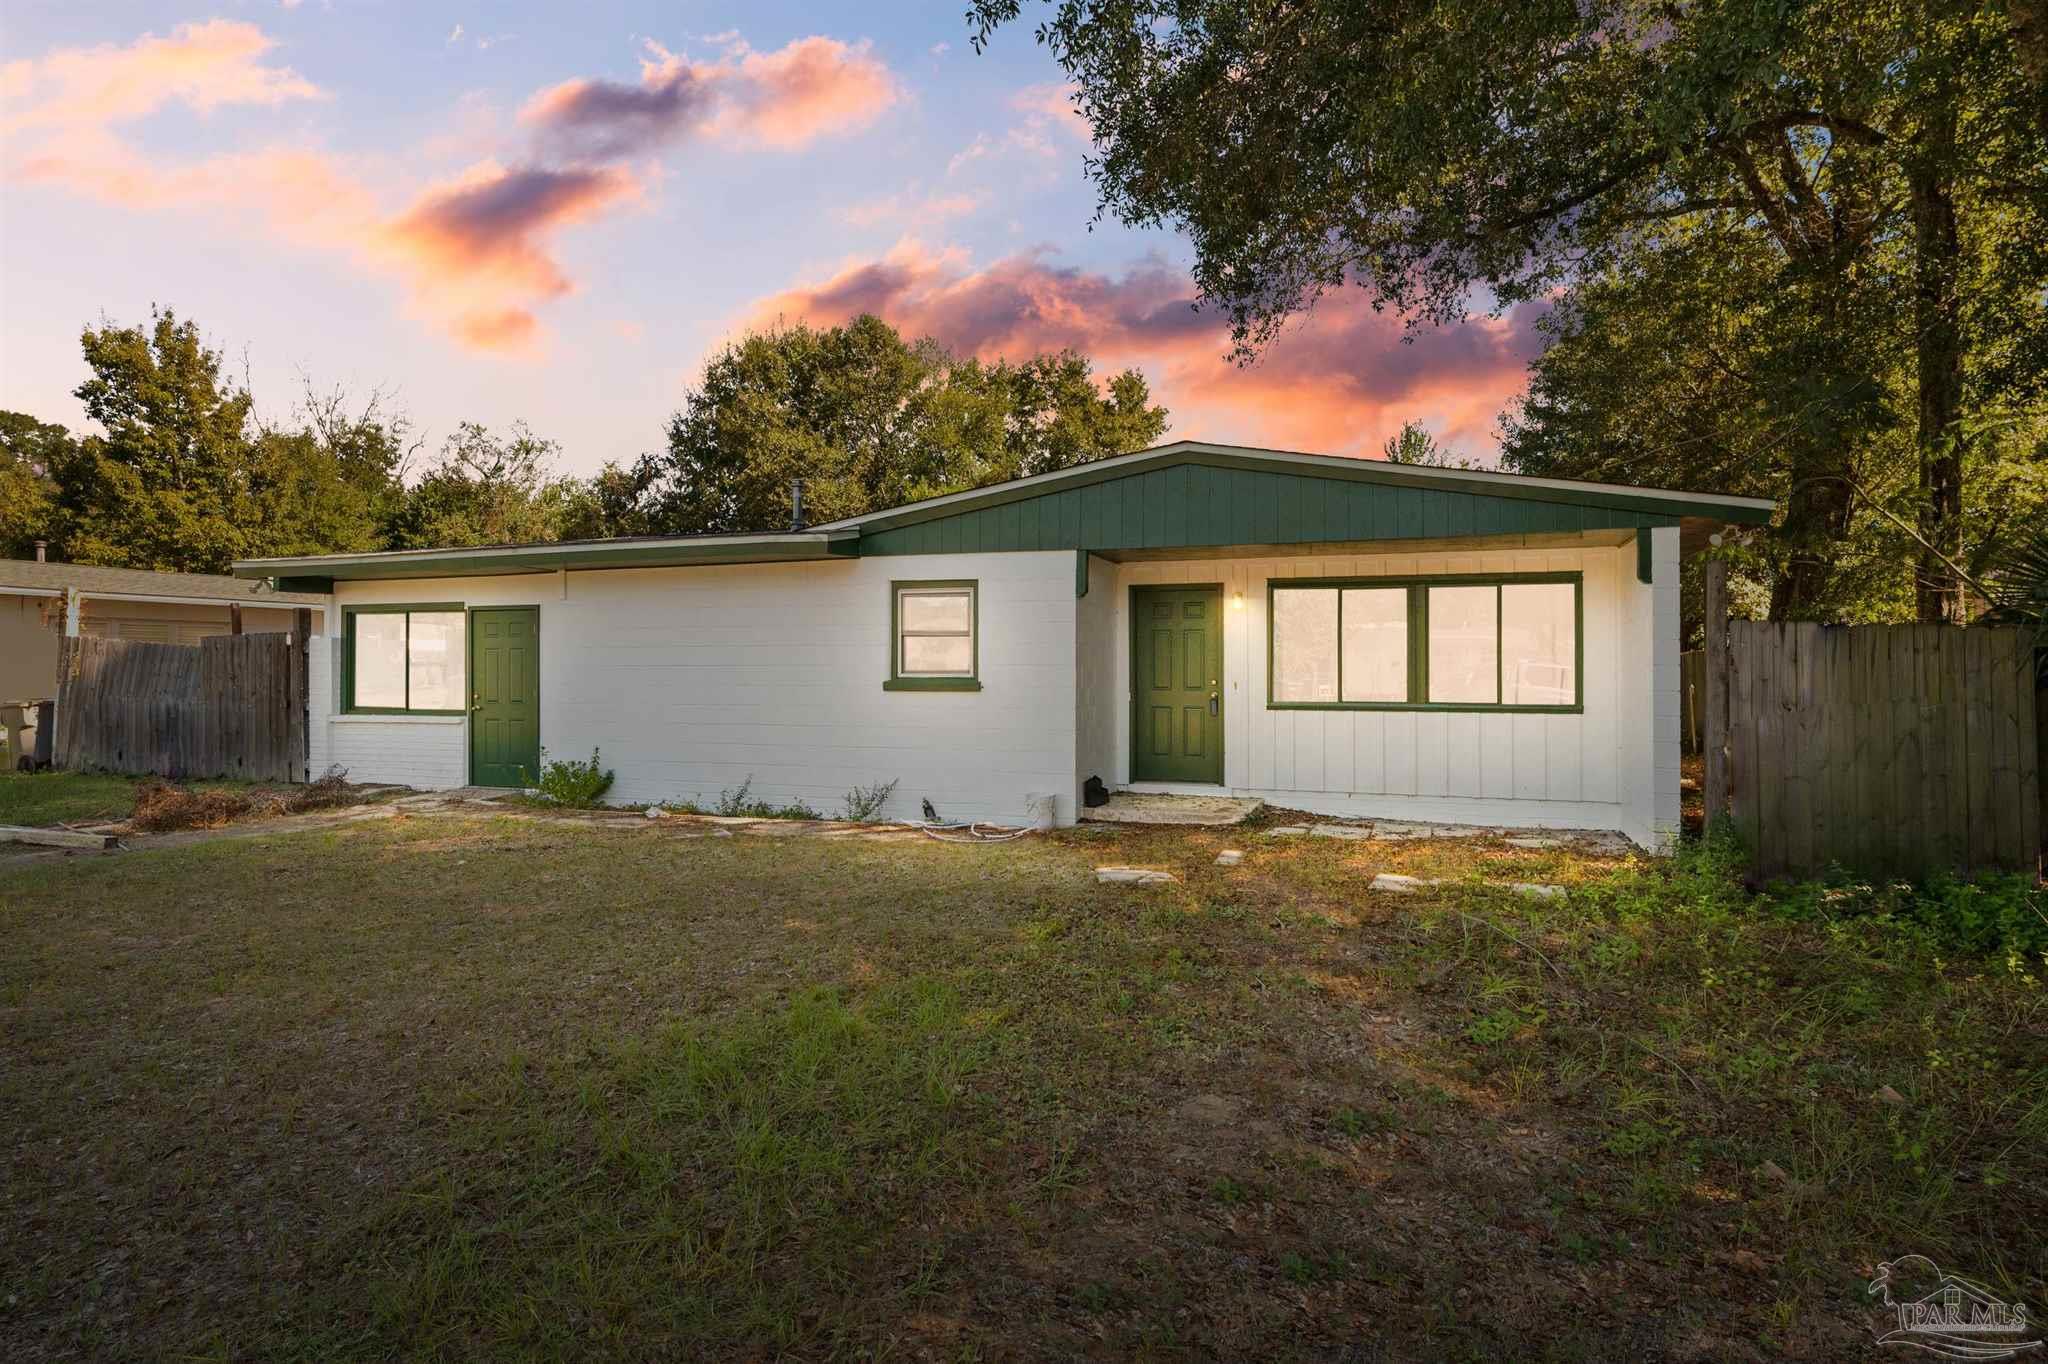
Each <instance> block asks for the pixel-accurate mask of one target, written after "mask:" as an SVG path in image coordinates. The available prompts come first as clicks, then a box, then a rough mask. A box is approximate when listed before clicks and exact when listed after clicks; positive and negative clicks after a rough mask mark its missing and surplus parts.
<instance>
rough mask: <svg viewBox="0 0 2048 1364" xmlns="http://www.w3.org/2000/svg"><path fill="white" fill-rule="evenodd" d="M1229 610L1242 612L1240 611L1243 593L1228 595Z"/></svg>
mask: <svg viewBox="0 0 2048 1364" xmlns="http://www.w3.org/2000/svg"><path fill="white" fill-rule="evenodd" d="M1230 609H1231V610H1233V611H1242V610H1244V593H1243V592H1241V591H1239V592H1233V593H1231V594H1230Z"/></svg>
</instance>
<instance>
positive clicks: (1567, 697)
mask: <svg viewBox="0 0 2048 1364" xmlns="http://www.w3.org/2000/svg"><path fill="white" fill-rule="evenodd" d="M1580 590H1581V584H1580V578H1579V575H1578V574H1576V573H1572V574H1522V575H1507V576H1501V577H1487V578H1479V577H1455V578H1413V579H1387V578H1379V579H1370V580H1367V581H1364V582H1322V581H1317V582H1276V583H1274V584H1272V586H1271V591H1270V602H1271V610H1270V611H1269V613H1268V619H1269V624H1270V629H1271V636H1270V642H1271V661H1272V666H1271V678H1270V685H1269V690H1268V696H1267V704H1268V705H1271V706H1274V707H1281V708H1288V707H1327V708H1332V709H1359V710H1373V709H1396V710H1400V709H1413V710H1423V709H1430V708H1445V709H1454V710H1494V709H1500V710H1551V711H1554V710H1577V709H1579V708H1580V706H1581V704H1582V697H1581V693H1580V679H1579V670H1580V667H1579V653H1580V647H1581V641H1580V639H1579V634H1580V623H1579V622H1580V607H1579V594H1580Z"/></svg>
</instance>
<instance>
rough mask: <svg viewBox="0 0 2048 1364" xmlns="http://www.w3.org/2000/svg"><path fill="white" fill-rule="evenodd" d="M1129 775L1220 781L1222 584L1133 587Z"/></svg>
mask: <svg viewBox="0 0 2048 1364" xmlns="http://www.w3.org/2000/svg"><path fill="white" fill-rule="evenodd" d="M1131 780H1132V781H1190V782H1208V783H1211V784H1214V785H1218V786H1220V785H1222V783H1223V589H1222V588H1220V587H1134V588H1132V589H1131Z"/></svg>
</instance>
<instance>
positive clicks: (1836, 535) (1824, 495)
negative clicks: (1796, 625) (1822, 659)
mask: <svg viewBox="0 0 2048 1364" xmlns="http://www.w3.org/2000/svg"><path fill="white" fill-rule="evenodd" d="M1846 463H1847V461H1846V460H1842V459H1839V458H1830V459H1829V461H1828V463H1827V465H1826V467H1824V468H1823V467H1813V466H1811V465H1808V466H1805V467H1801V466H1800V465H1795V466H1794V469H1793V480H1792V492H1791V495H1790V496H1788V497H1787V498H1786V499H1785V520H1784V523H1783V524H1782V525H1780V526H1779V527H1778V534H1777V538H1778V540H1779V541H1780V542H1781V543H1782V544H1783V545H1784V546H1785V551H1786V559H1785V565H1784V567H1783V568H1782V569H1781V570H1780V571H1779V573H1778V576H1777V580H1776V581H1775V582H1773V583H1772V584H1771V619H1772V620H1814V619H1817V618H1818V616H1819V614H1820V610H1821V607H1822V606H1823V605H1824V604H1825V602H1826V598H1827V589H1828V579H1829V576H1830V575H1831V574H1832V572H1833V570H1834V562H1835V556H1836V555H1837V554H1838V553H1839V551H1840V548H1841V544H1842V542H1843V540H1845V539H1846V538H1847V537H1848V534H1849V515H1850V512H1851V511H1852V510H1853V509H1854V502H1853V496H1852V494H1851V492H1850V487H1849V481H1848V480H1847V479H1846V478H1844V477H1841V475H1842V474H1844V473H1846V472H1847V470H1846V468H1845V467H1844V466H1846Z"/></svg>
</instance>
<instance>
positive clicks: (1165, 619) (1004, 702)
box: [235, 441, 1772, 848]
mask: <svg viewBox="0 0 2048 1364" xmlns="http://www.w3.org/2000/svg"><path fill="white" fill-rule="evenodd" d="M1771 511H1772V504H1771V503H1770V502H1768V501H1762V500H1758V499H1753V498H1741V497H1719V496H1710V495H1704V494H1697V493H1680V492H1666V491H1660V490H1656V489H1650V488H1634V487H1621V486H1614V485H1608V484H1599V483H1584V482H1573V481H1568V480H1561V479H1539V478H1526V477H1520V476H1517V475H1513V474H1504V473H1495V472H1487V471H1476V470H1464V469H1440V468H1429V467H1418V466H1414V465H1398V464H1388V463H1383V462H1379V461H1371V460H1361V459H1349V458H1337V457H1331V456H1323V455H1312V454H1296V453H1288V452H1283V451H1275V450H1254V449H1243V448H1238V447H1232V446H1222V445H1210V444H1203V443H1200V442H1194V441H1180V442H1176V443H1173V444H1170V445H1165V446H1161V447H1158V448H1156V449H1150V450H1142V451H1139V452H1137V453H1135V454H1129V455H1122V456H1118V457H1116V458H1112V459H1104V460H1099V461H1096V462H1094V463H1090V464H1083V465H1079V466H1077V467H1074V468H1071V469H1063V470H1059V471H1057V472H1054V473H1048V474H1040V475H1037V476H1035V477H1031V478H1023V479H1017V480H1014V481H1012V482H1008V483H1002V484H997V485H994V486H992V487H987V488H978V489H975V490H973V491H971V492H963V493H955V494H951V495H949V496H944V497H935V498H931V499H929V500H926V501H922V502H917V503H913V504H911V505H908V506H903V507H897V508H892V509H890V510H887V511H880V512H875V513H873V514H870V515H866V516H857V517H851V518H848V519H846V520H842V521H835V522H831V523H829V524H824V525H818V526H810V527H805V528H802V529H796V530H789V531H775V532H764V533H760V534H745V535H737V534H735V535H694V536H673V537H649V538H637V539H618V540H606V541H585V542H576V543H561V544H538V545H507V546H495V547H489V548H481V549H436V550H419V551H404V552H394V553H383V554H354V555H326V556H320V557H316V558H294V559H259V560H251V561H247V562H243V563H238V564H236V566H235V572H236V573H237V574H238V575H241V576H244V577H250V578H266V579H274V580H275V582H276V585H277V586H278V587H280V588H283V589H286V590H299V591H321V592H327V591H331V592H332V593H333V600H334V605H335V610H334V611H333V612H331V613H330V615H329V617H328V620H329V622H330V624H329V628H328V630H327V637H326V638H325V639H316V640H314V641H313V644H314V659H313V669H314V677H315V679H316V686H315V689H314V692H315V696H314V702H313V705H314V709H315V711H316V713H315V715H314V716H313V723H312V726H311V729H312V739H311V748H312V752H311V755H310V759H311V766H312V767H313V769H314V770H316V771H317V770H319V769H321V768H322V767H324V766H325V765H327V764H329V763H339V764H341V765H343V766H345V767H347V768H348V769H349V770H350V772H351V773H352V774H353V775H354V776H355V777H356V778H357V779H359V780H378V781H396V782H405V783H409V784H411V785H414V786H420V787H433V788H445V787H455V786H462V785H467V784H475V785H482V786H514V785H522V784H526V783H527V782H528V781H529V774H531V773H533V772H535V771H536V770H537V769H538V767H539V764H540V762H541V754H542V750H543V749H545V750H546V752H547V753H548V754H549V755H551V756H553V757H569V758H585V757H588V756H589V754H590V751H591V750H592V749H593V748H595V749H599V750H601V751H602V754H603V762H604V765H605V766H607V767H610V768H613V769H615V770H616V771H617V773H618V782H617V785H616V786H615V787H614V788H613V790H612V793H611V797H612V798H613V799H616V800H620V801H654V800H662V799H683V800H690V799H694V800H698V801H702V802H710V801H713V800H715V799H716V798H717V796H718V794H719V792H720V791H721V790H723V789H726V788H732V787H737V786H739V785H740V784H741V783H742V782H745V781H747V780H749V779H751V780H752V783H753V790H754V792H755V794H757V795H759V796H763V797H766V798H768V799H771V800H777V801H784V800H803V801H806V802H808V803H809V804H810V805H812V806H813V807H815V808H818V809H820V810H824V811H828V812H829V811H831V810H833V809H835V808H836V807H838V806H839V804H840V802H841V797H842V795H843V794H844V793H845V792H846V791H847V790H848V789H849V788H851V787H853V786H855V785H869V784H872V783H876V782H886V781H895V782H897V787H896V791H895V796H894V799H893V800H892V802H891V803H890V806H889V807H888V810H887V813H888V814H890V815H892V816H898V817H904V818H915V817H916V816H917V814H918V812H919V809H920V802H922V801H924V800H927V799H928V800H930V801H931V802H932V803H933V804H934V805H936V806H937V808H938V810H939V812H940V814H941V815H942V816H943V817H945V818H948V819H979V820H988V821H1000V822H1004V823H1020V822H1023V821H1024V820H1026V818H1027V812H1028V810H1029V802H1028V800H1027V798H1028V797H1030V796H1032V795H1034V794H1041V795H1051V796H1053V797H1054V798H1055V802H1056V809H1057V818H1058V819H1059V821H1060V822H1062V823H1067V822H1070V821H1072V820H1073V819H1074V818H1075V815H1076V812H1077V810H1078V808H1079V807H1080V805H1081V802H1082V792H1083V787H1084V784H1085V783H1086V782H1087V780H1088V779H1089V778H1090V777H1098V776H1099V777H1100V778H1101V779H1102V781H1103V782H1104V783H1105V784H1107V785H1109V786H1111V787H1121V788H1129V789H1133V790H1140V791H1170V792H1212V793H1233V794H1244V795H1257V796H1262V797H1264V798H1266V799H1267V800H1268V801H1270V802H1272V803H1274V804H1277V805H1282V806H1287V807H1291V808H1296V809H1305V810H1311V811H1316V812H1320V813H1326V814H1332V815H1355V816H1380V817H1392V818H1408V819H1430V820H1453V821H1461V822H1474V823H1487V824H1504V825H1520V826H1547V827H1560V828H1600V829H1614V830H1619V831H1620V832H1622V833H1625V834H1626V835H1628V836H1629V837H1630V838H1632V839H1634V840H1636V841H1637V842H1638V843H1640V844H1642V845H1644V846H1645V847H1653V848H1654V847H1661V846H1663V845H1664V844H1665V843H1666V842H1668V840H1669V839H1670V837H1671V836H1672V834H1673V832H1674V831H1675V830H1676V828H1677V826H1678V784H1679V777H1678V722H1679V667H1678V650H1679V638H1678V634H1679V621H1678V572H1679V561H1680V555H1681V553H1682V552H1683V551H1684V549H1686V548H1688V547H1691V548H1697V547H1698V546H1699V545H1700V544H1702V543H1703V542H1704V540H1705V538H1706V536H1708V535H1709V534H1711V533H1713V532H1715V531H1717V530H1719V529H1720V528H1721V527H1722V526H1724V525H1726V524H1728V523H1738V524H1759V523H1762V522H1765V521H1767V520H1768V519H1769V517H1770V515H1771Z"/></svg>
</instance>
